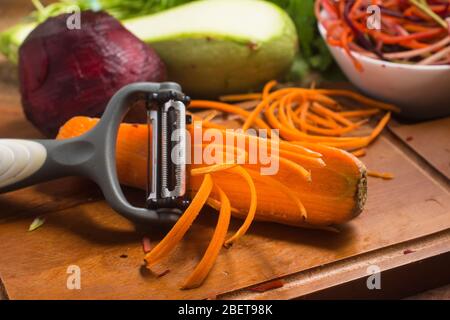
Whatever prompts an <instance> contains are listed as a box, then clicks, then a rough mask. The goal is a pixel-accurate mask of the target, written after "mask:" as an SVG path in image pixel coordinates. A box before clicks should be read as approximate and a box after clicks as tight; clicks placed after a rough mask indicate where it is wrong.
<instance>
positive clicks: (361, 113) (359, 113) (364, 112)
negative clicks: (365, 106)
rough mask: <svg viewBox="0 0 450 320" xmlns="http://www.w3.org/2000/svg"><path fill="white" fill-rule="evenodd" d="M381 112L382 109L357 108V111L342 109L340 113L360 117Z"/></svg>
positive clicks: (345, 115)
mask: <svg viewBox="0 0 450 320" xmlns="http://www.w3.org/2000/svg"><path fill="white" fill-rule="evenodd" d="M378 113H380V109H369V110H355V111H341V112H339V114H340V115H341V116H343V117H346V118H358V117H367V116H373V115H376V114H378Z"/></svg>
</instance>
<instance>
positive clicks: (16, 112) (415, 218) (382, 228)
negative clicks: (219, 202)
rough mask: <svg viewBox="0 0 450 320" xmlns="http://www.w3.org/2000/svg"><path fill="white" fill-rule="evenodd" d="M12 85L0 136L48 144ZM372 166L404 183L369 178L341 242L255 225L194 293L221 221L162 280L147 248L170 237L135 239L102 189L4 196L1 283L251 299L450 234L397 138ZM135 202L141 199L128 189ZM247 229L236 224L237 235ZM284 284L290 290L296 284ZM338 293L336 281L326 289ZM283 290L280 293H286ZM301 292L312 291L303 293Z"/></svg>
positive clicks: (69, 185) (73, 181)
mask: <svg viewBox="0 0 450 320" xmlns="http://www.w3.org/2000/svg"><path fill="white" fill-rule="evenodd" d="M14 83H15V82H14V81H10V82H8V81H6V83H3V84H2V85H1V86H0V114H2V118H1V120H0V136H1V137H20V138H37V137H40V136H39V134H38V133H37V132H36V130H35V129H34V128H33V127H32V126H31V125H30V124H29V123H28V122H27V121H26V120H25V119H24V116H23V115H22V112H21V108H20V101H19V96H18V92H17V87H16V85H15V84H14ZM417 134H420V131H419V132H418V133H417ZM364 162H365V163H366V164H367V166H368V167H369V168H370V169H373V170H380V171H388V172H393V173H394V174H395V176H396V178H395V179H394V180H391V181H384V180H379V179H370V180H369V199H368V203H367V206H366V209H365V211H364V212H363V214H362V215H361V216H360V217H358V218H357V219H355V220H354V221H352V222H351V223H349V224H348V225H345V226H342V227H341V232H340V233H337V234H336V233H330V232H324V231H314V230H304V229H299V228H293V227H288V226H282V225H276V224H270V223H255V224H254V225H253V226H252V228H251V230H250V232H249V234H248V235H247V236H246V237H244V238H243V239H242V241H240V242H239V243H238V244H237V245H235V246H234V247H233V248H232V249H230V250H222V252H221V254H220V256H219V258H218V260H217V263H216V265H215V267H214V269H213V271H212V272H211V274H210V276H209V277H208V279H207V281H206V282H205V284H204V285H203V286H202V287H201V288H199V289H195V290H189V291H182V290H179V289H178V286H179V284H180V282H181V281H182V280H183V278H184V277H185V276H186V275H187V274H189V272H190V271H191V270H192V268H193V267H194V266H195V264H196V263H197V262H198V260H199V258H200V257H201V255H202V253H203V251H204V250H205V248H206V245H207V243H208V240H209V238H210V237H211V234H212V230H213V227H214V225H215V222H216V221H215V219H216V214H215V213H213V212H210V211H204V212H203V214H202V216H201V217H200V219H199V221H197V222H196V223H195V225H194V227H193V228H192V230H191V231H190V232H189V233H188V235H187V236H186V238H185V239H184V240H183V242H182V243H181V245H180V246H179V247H178V248H177V250H176V251H175V253H174V254H173V255H172V256H171V257H170V258H169V259H168V260H167V261H166V262H165V264H166V266H167V269H169V270H170V273H168V274H167V275H165V276H164V277H161V278H158V277H156V276H154V275H152V274H149V273H147V272H145V269H143V268H142V264H143V263H142V261H143V260H142V259H143V252H142V248H141V239H142V237H143V236H144V235H146V236H148V237H149V238H150V239H151V241H152V243H153V244H154V243H156V242H157V241H158V240H159V239H161V237H162V236H163V235H164V232H165V231H164V230H156V229H150V228H149V229H148V230H139V231H135V229H134V226H133V225H131V224H130V223H129V222H128V221H126V220H124V219H123V218H121V217H120V216H119V215H117V214H116V213H115V212H114V211H113V210H111V209H110V208H109V206H108V205H107V204H106V203H105V202H104V201H103V200H102V198H101V195H100V192H99V190H98V189H97V187H96V186H95V185H94V184H92V183H90V182H88V181H85V180H83V179H77V178H69V179H62V180H59V181H55V182H51V183H46V184H43V185H39V186H34V187H31V188H28V189H24V190H20V191H17V192H13V193H10V194H6V195H1V196H0V252H2V254H1V255H0V275H1V279H2V281H3V285H4V287H5V290H6V292H7V295H8V297H9V298H11V299H28V298H43V299H44V298H48V299H78V298H82V299H95V298H99V299H105V298H133V299H134V298H136V299H169V298H170V299H179V298H189V299H205V298H208V297H211V296H217V295H219V296H221V297H224V298H226V297H234V296H236V295H237V297H239V296H240V295H242V296H245V294H247V295H248V294H249V292H252V291H248V290H245V289H244V290H242V289H243V288H248V287H250V286H252V285H255V284H258V283H261V282H264V281H267V280H271V279H275V278H286V277H287V278H286V279H289V277H293V276H295V275H297V276H298V275H299V274H302V273H305V272H310V271H311V270H314V269H316V268H318V267H325V266H329V265H332V264H334V263H337V262H339V261H346V262H347V263H348V265H352V264H353V263H354V262H353V261H354V260H352V259H356V258H361V257H363V256H364V255H366V254H368V253H373V252H377V251H378V252H380V254H381V256H383V255H384V253H383V250H387V249H389V248H392V246H396V245H398V244H400V243H405V242H408V241H412V240H417V239H422V238H423V237H426V236H429V235H431V234H435V233H437V232H440V231H443V230H447V231H448V230H449V228H450V195H449V191H448V185H445V184H442V181H441V180H440V179H438V178H436V177H434V176H433V175H432V174H431V173H430V172H429V170H427V169H426V168H424V164H423V163H419V162H417V160H415V159H413V158H412V157H410V156H408V154H407V153H406V152H405V151H404V150H403V146H402V145H399V144H398V142H396V141H395V139H393V138H392V137H391V136H390V135H389V134H385V135H383V136H382V137H381V138H380V139H379V140H378V141H377V142H376V143H375V144H374V145H373V146H372V147H371V148H370V149H369V154H368V156H366V157H365V158H364ZM127 195H129V196H134V197H139V196H140V195H142V194H140V193H139V192H135V191H131V190H128V192H127ZM38 215H39V216H45V218H46V223H45V224H44V225H43V226H42V227H41V228H40V229H38V230H36V231H34V232H27V229H28V226H29V224H30V223H31V221H32V220H33V218H34V217H36V216H38ZM239 223H240V221H238V220H235V221H233V223H232V229H234V230H235V229H236V228H237V227H238V226H239ZM447 235H448V233H447ZM447 240H448V239H447ZM447 240H445V239H444V240H442V241H444V242H440V244H441V246H442V243H444V247H443V248H444V249H446V250H444V252H446V251H448V250H449V248H450V247H449V245H448V243H447V242H445V241H447ZM445 244H446V245H445ZM352 257H353V258H352ZM384 259H386V256H384ZM71 265H76V266H79V267H80V269H81V272H82V277H81V284H82V288H81V290H68V289H67V286H66V281H67V277H68V274H67V268H68V267H69V266H71ZM336 279H338V278H336ZM336 279H335V281H336ZM285 281H286V283H287V284H286V285H285V287H286V288H289V280H285ZM332 285H333V278H331V279H330V281H329V282H327V283H326V286H332ZM294 287H295V286H294ZM283 288H284V287H283ZM283 288H280V289H277V290H278V291H283V290H287V289H286V288H284V289H283ZM306 288H310V290H309V291H308V290H306V291H308V292H304V293H311V292H314V291H315V290H314V286H311V285H310V286H309V287H308V286H307V287H306ZM297 289H298V290H299V289H302V290H305V286H304V285H300V286H298V287H297ZM298 290H297V291H298ZM300 291H301V290H300ZM275 292H276V290H274V292H273V293H272V294H274V295H275ZM267 294H268V293H265V294H261V295H262V296H267ZM285 295H286V297H290V298H292V297H296V296H301V294H300V295H298V293H289V294H286V293H285ZM252 297H253V298H255V296H254V294H252ZM275 297H276V295H275Z"/></svg>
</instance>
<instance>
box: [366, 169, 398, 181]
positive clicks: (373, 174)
mask: <svg viewBox="0 0 450 320" xmlns="http://www.w3.org/2000/svg"><path fill="white" fill-rule="evenodd" d="M367 175H368V176H369V177H374V178H381V179H384V180H391V179H394V175H393V174H392V173H388V172H385V173H383V172H377V171H367Z"/></svg>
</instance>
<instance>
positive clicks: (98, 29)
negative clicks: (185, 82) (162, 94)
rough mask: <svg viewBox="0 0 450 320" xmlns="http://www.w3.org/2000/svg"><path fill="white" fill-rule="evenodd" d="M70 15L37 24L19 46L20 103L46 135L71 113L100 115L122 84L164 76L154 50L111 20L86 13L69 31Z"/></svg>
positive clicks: (68, 117)
mask: <svg viewBox="0 0 450 320" xmlns="http://www.w3.org/2000/svg"><path fill="white" fill-rule="evenodd" d="M68 16H69V15H67V14H64V15H60V16H57V17H55V18H51V19H48V20H47V21H46V22H44V23H42V24H40V25H39V26H38V27H37V28H36V29H34V30H33V32H31V33H30V35H29V36H28V37H27V39H26V40H25V42H24V43H23V44H22V46H21V47H20V50H19V78H20V91H21V94H22V105H23V108H24V111H25V114H26V116H27V118H28V119H29V120H30V121H31V122H32V123H33V124H34V125H36V127H37V128H39V129H40V130H41V131H42V132H43V133H44V134H45V135H47V136H55V134H56V133H57V131H58V129H59V127H60V126H61V125H63V124H64V123H65V122H66V121H67V120H69V119H70V118H72V117H74V116H77V115H85V116H99V115H101V113H102V112H103V110H104V109H105V107H106V104H107V103H108V101H109V99H110V98H111V96H112V95H113V94H114V93H115V92H116V91H117V90H119V89H120V88H121V87H123V86H124V85H126V84H129V83H132V82H137V81H154V82H159V81H164V80H165V78H166V69H165V66H164V64H163V62H162V61H161V59H160V58H159V57H158V55H157V54H156V53H155V51H154V50H153V49H151V48H150V47H149V46H148V45H147V44H145V43H144V42H142V41H141V40H139V39H138V38H136V37H135V36H134V35H133V34H131V33H130V32H129V31H128V30H126V29H125V28H124V27H123V26H122V25H121V24H120V22H119V21H118V20H116V19H115V18H113V17H111V16H110V15H108V14H107V13H103V12H98V13H95V12H92V11H84V12H82V14H81V29H79V30H77V29H74V30H69V29H68V28H67V25H66V20H67V18H68Z"/></svg>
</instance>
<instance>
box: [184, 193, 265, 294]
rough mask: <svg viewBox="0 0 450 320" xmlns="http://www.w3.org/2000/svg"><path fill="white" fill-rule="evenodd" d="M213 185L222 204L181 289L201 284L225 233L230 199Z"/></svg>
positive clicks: (222, 241)
mask: <svg viewBox="0 0 450 320" xmlns="http://www.w3.org/2000/svg"><path fill="white" fill-rule="evenodd" d="M215 187H216V189H217V190H218V193H219V196H220V202H221V204H222V206H221V208H220V213H219V218H218V221H217V226H216V229H215V230H214V234H213V236H212V239H211V242H210V243H209V246H208V248H207V249H206V252H205V254H204V256H203V258H202V259H201V260H200V262H199V263H198V265H197V266H196V267H195V269H194V271H193V272H192V273H191V274H190V276H189V277H188V278H187V279H186V281H185V282H184V284H183V285H182V286H181V288H182V289H192V288H197V287H199V286H201V284H202V283H203V281H204V280H205V278H206V276H207V275H208V273H209V271H210V270H211V268H212V267H213V265H214V262H215V261H216V259H217V256H218V255H219V251H220V249H221V248H222V245H223V243H224V240H225V237H226V235H227V231H228V226H229V224H230V218H231V205H230V200H229V199H228V197H227V196H226V194H225V193H224V192H223V190H222V189H221V188H220V187H219V186H217V185H215ZM255 206H256V205H255Z"/></svg>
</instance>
